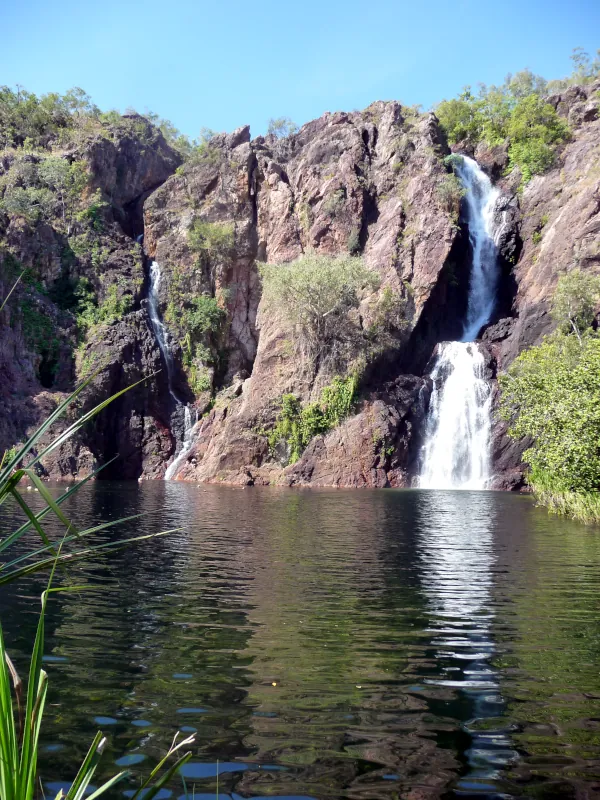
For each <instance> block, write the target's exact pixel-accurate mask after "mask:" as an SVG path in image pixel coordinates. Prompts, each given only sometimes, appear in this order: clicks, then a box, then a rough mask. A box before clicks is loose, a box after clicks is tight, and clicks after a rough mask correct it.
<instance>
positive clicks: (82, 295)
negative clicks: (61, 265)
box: [73, 278, 133, 333]
mask: <svg viewBox="0 0 600 800" xmlns="http://www.w3.org/2000/svg"><path fill="white" fill-rule="evenodd" d="M73 296H74V298H75V307H74V313H75V318H76V319H77V327H78V329H79V331H80V332H82V333H85V332H88V331H90V330H91V329H92V328H94V327H96V326H97V325H113V324H114V323H115V322H118V321H119V320H121V319H123V317H124V316H125V314H127V312H128V311H129V310H130V309H131V306H132V303H133V300H132V297H131V295H128V294H120V293H119V289H118V286H117V285H116V284H114V283H113V284H111V285H110V286H109V287H108V290H107V292H106V297H105V299H104V301H103V302H102V303H100V305H98V303H97V299H96V292H95V291H94V289H93V287H92V285H91V283H90V282H89V280H88V279H87V278H80V279H79V280H78V281H77V282H76V284H75V288H74V290H73Z"/></svg>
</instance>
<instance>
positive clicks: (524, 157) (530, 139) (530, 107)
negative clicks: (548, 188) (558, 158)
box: [506, 94, 569, 183]
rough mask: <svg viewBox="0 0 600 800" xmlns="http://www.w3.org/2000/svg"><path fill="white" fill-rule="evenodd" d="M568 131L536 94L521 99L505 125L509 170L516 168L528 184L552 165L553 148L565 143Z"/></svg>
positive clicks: (549, 106)
mask: <svg viewBox="0 0 600 800" xmlns="http://www.w3.org/2000/svg"><path fill="white" fill-rule="evenodd" d="M568 135H569V128H568V126H567V124H566V122H564V120H562V119H561V118H560V117H559V116H558V114H557V113H556V111H555V110H554V108H553V107H552V106H551V105H549V104H548V103H545V102H544V101H543V100H542V99H541V98H540V97H538V96H537V95H535V94H532V95H529V97H524V98H521V99H520V100H519V101H518V102H517V103H516V105H515V106H514V108H513V109H512V112H511V114H510V117H509V118H508V122H507V125H506V136H507V137H508V140H509V148H508V157H509V162H510V166H511V167H512V166H518V167H519V169H520V170H521V175H522V176H523V181H524V182H525V183H527V182H528V181H529V180H530V179H531V177H532V176H533V175H540V174H541V173H543V172H545V171H546V170H547V169H549V168H550V167H551V166H552V164H553V163H554V151H555V149H556V146H557V145H558V144H560V143H561V142H564V141H565V140H566V139H567V137H568Z"/></svg>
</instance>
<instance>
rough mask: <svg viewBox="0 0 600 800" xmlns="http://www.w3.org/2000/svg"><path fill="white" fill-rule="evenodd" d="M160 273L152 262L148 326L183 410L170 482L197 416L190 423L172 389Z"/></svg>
mask: <svg viewBox="0 0 600 800" xmlns="http://www.w3.org/2000/svg"><path fill="white" fill-rule="evenodd" d="M161 277H162V275H161V271H160V266H159V264H158V263H157V262H156V261H153V262H152V263H151V265H150V287H149V291H148V313H149V316H150V324H151V325H152V330H153V332H154V336H155V338H156V342H157V344H158V347H159V350H160V352H161V355H162V357H163V360H164V362H165V366H166V368H167V385H168V387H169V394H170V395H171V398H172V399H173V401H174V402H175V407H176V408H178V409H180V408H183V420H184V425H183V441H182V443H181V447H179V448H178V452H177V455H176V457H175V458H174V459H173V461H172V462H171V464H169V466H168V468H167V471H166V472H165V480H170V479H171V478H173V477H174V476H175V474H176V472H177V470H178V468H179V466H180V464H181V462H182V461H183V459H184V457H185V456H186V455H187V453H188V452H189V450H190V448H191V446H192V443H193V440H194V437H193V430H194V427H195V424H196V423H197V422H198V418H197V414H196V419H195V420H194V421H193V422H192V412H191V411H190V408H189V406H187V405H186V404H185V403H183V402H182V401H181V400H180V399H179V397H178V396H177V394H176V393H175V390H174V388H173V375H174V363H173V354H172V353H171V350H170V348H169V341H168V334H167V330H166V328H165V326H164V323H163V321H162V319H161V318H160V314H159V310H158V290H159V287H160V281H161Z"/></svg>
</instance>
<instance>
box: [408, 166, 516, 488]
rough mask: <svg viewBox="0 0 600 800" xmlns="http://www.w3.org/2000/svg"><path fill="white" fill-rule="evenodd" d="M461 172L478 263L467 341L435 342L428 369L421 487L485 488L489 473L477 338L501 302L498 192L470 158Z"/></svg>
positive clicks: (487, 395) (487, 407)
mask: <svg viewBox="0 0 600 800" xmlns="http://www.w3.org/2000/svg"><path fill="white" fill-rule="evenodd" d="M456 172H457V173H458V176H459V178H460V179H461V182H462V184H463V186H464V188H465V190H466V194H465V205H466V212H467V221H468V225H469V239H470V242H471V248H472V252H473V263H472V267H471V273H470V278H469V293H468V300H467V312H466V317H465V322H464V328H463V337H462V340H461V341H460V342H443V343H441V344H440V345H439V346H438V351H437V358H436V361H435V364H434V367H433V370H432V372H431V379H432V381H433V391H432V394H431V400H430V404H429V413H428V418H427V424H426V428H425V442H424V445H423V449H422V452H421V465H422V466H421V473H420V476H419V486H420V487H422V488H424V489H485V488H486V486H487V485H488V483H489V480H490V477H491V475H490V454H489V449H490V433H491V403H492V391H491V386H490V384H489V382H488V381H487V380H486V376H485V359H484V356H483V354H482V352H481V350H480V348H479V346H478V345H477V344H476V343H475V341H474V339H475V338H476V337H477V335H478V334H479V332H480V330H481V328H482V327H483V326H484V325H485V324H486V323H488V322H489V320H490V318H491V316H492V314H493V312H494V308H495V304H496V292H497V288H498V278H499V267H498V246H497V243H498V241H499V237H500V235H501V233H502V229H501V227H499V226H497V224H496V208H497V202H498V199H499V197H500V193H499V191H498V189H496V188H495V187H494V186H492V183H491V181H490V179H489V178H488V176H487V175H486V174H485V173H484V172H483V170H482V169H481V168H480V167H479V165H478V164H477V162H476V161H474V160H473V159H472V158H468V157H467V156H461V157H460V160H458V159H457V163H456Z"/></svg>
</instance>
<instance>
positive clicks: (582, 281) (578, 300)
mask: <svg viewBox="0 0 600 800" xmlns="http://www.w3.org/2000/svg"><path fill="white" fill-rule="evenodd" d="M599 302H600V277H599V276H597V275H590V274H589V273H587V272H581V271H580V270H578V269H574V270H571V272H567V273H566V274H565V275H561V277H560V278H559V279H558V284H557V286H556V291H555V292H554V296H553V298H552V308H551V310H552V317H553V318H554V319H555V320H556V322H557V323H558V325H559V329H560V330H561V331H562V332H563V333H569V332H570V331H571V330H572V331H573V332H575V333H576V334H577V336H579V335H580V334H581V333H582V332H583V331H585V330H586V329H587V328H589V327H590V326H591V324H592V322H593V321H594V316H595V312H596V308H597V306H598V303H599Z"/></svg>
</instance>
